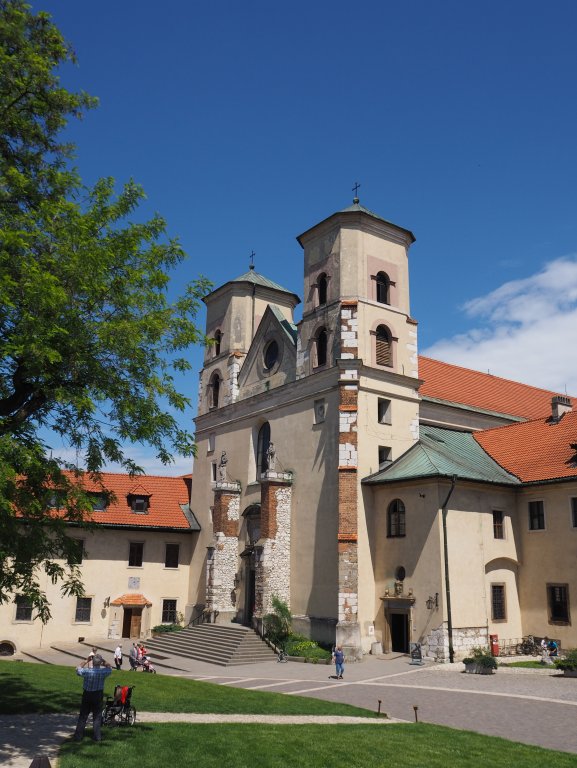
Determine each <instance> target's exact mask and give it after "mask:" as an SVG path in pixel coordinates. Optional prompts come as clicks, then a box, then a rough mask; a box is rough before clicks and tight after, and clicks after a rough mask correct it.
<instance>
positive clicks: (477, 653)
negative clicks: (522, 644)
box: [463, 646, 497, 669]
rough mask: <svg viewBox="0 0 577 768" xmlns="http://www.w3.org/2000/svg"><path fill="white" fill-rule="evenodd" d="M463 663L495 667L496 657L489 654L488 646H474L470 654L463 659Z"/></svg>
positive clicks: (487, 667)
mask: <svg viewBox="0 0 577 768" xmlns="http://www.w3.org/2000/svg"><path fill="white" fill-rule="evenodd" d="M463 664H477V665H478V666H479V667H485V668H486V669H497V659H496V658H495V657H494V656H492V655H491V651H490V650H489V649H488V648H481V647H480V646H476V647H475V648H473V649H472V651H471V655H470V656H468V657H467V658H466V659H463Z"/></svg>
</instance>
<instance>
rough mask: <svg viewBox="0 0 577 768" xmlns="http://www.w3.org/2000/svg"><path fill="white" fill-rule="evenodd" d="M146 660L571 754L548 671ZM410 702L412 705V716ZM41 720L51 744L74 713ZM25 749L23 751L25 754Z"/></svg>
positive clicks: (174, 670)
mask: <svg viewBox="0 0 577 768" xmlns="http://www.w3.org/2000/svg"><path fill="white" fill-rule="evenodd" d="M91 644H93V643H92V641H86V645H87V646H90V645H91ZM94 644H95V645H97V646H99V648H100V649H101V651H102V652H103V655H105V657H107V658H108V656H107V654H108V653H110V654H112V650H113V648H114V643H111V642H107V641H100V642H99V641H94ZM87 650H88V648H87V647H86V646H82V647H79V646H78V645H77V644H74V645H70V646H68V647H63V648H61V650H60V651H43V652H42V653H40V652H38V654H37V659H38V660H39V661H48V662H49V663H56V664H70V666H75V665H76V663H77V661H78V659H79V658H83V657H84V655H85V654H86V651H87ZM152 658H153V662H154V664H155V666H156V668H157V670H158V671H159V673H161V674H168V675H176V676H179V677H186V678H189V679H196V680H206V681H209V682H212V683H216V684H219V685H228V686H233V687H239V688H247V689H251V690H262V691H275V692H279V693H285V694H288V695H301V696H310V697H314V698H319V699H326V700H329V701H338V702H343V703H347V704H354V705H356V706H360V707H365V708H367V709H371V710H373V711H376V710H377V708H378V706H379V701H380V702H381V711H382V712H386V713H387V714H388V715H389V717H391V718H394V719H396V720H404V721H414V719H415V714H416V715H417V717H418V719H419V720H420V721H422V722H429V723H437V724H440V725H447V726H450V727H453V728H463V729H467V730H472V731H477V732H479V733H484V734H488V735H491V736H501V737H503V738H506V739H510V740H513V741H520V742H524V743H526V744H534V745H538V746H542V747H546V748H549V749H558V750H562V751H566V752H574V753H576V754H577V729H576V728H575V718H576V717H577V679H570V678H564V677H562V676H561V675H560V674H558V673H556V672H555V671H554V670H553V669H551V668H547V669H543V670H535V671H531V670H512V669H511V670H509V669H505V668H500V669H499V670H498V671H497V673H496V674H494V675H490V676H489V675H487V676H485V675H467V674H465V673H464V671H463V666H462V665H461V664H455V665H450V666H449V665H440V666H432V665H428V666H427V665H425V666H422V667H420V666H412V665H411V664H410V663H409V659H408V658H407V657H406V656H399V655H390V656H386V657H384V656H383V657H377V658H375V657H369V658H367V659H366V660H365V661H363V662H362V663H358V664H347V665H346V668H345V676H344V677H345V679H344V680H337V679H336V678H335V676H334V669H333V668H332V667H330V666H325V665H314V664H299V663H291V662H289V663H288V664H278V663H276V662H275V661H271V662H264V663H261V664H256V665H247V666H236V667H217V666H214V665H211V664H205V663H202V662H195V661H192V660H190V659H184V658H180V657H176V656H174V657H158V656H157V657H155V656H154V655H152ZM113 674H114V675H118V676H120V675H123V677H125V676H128V675H130V676H133V675H137V674H142V673H140V672H136V673H132V672H130V673H129V672H128V671H127V670H124V671H122V672H119V673H116V672H114V673H113ZM415 707H418V709H417V711H416V713H415V709H414V708H415ZM147 716H151V717H153V716H154V715H147ZM46 717H60V718H61V723H60V725H61V726H62V727H59V730H58V736H57V737H56V739H55V742H56V747H55V748H56V749H57V744H58V743H59V742H60V741H61V740H62V738H65V737H67V736H69V735H70V734H71V732H72V730H73V726H74V721H75V718H72V721H70V718H69V717H68V716H64V717H62V716H46ZM143 717H144V715H143ZM38 720H40V718H38ZM52 727H53V726H52ZM0 728H1V729H2V736H4V735H5V734H8V736H9V737H10V735H11V732H10V731H8V732H7V731H6V729H5V727H4V723H3V722H2V721H0ZM36 733H38V732H36ZM1 741H2V742H4V741H5V739H4V738H2V739H1ZM44 753H46V752H44ZM29 754H30V752H29V751H28V752H27V758H28V755H29ZM5 755H6V753H5V752H4V756H5ZM32 756H34V754H32ZM30 760H31V758H29V759H28V762H24V761H21V762H19V763H16V762H6V761H5V760H4V759H3V753H2V750H0V764H2V765H3V766H6V768H28V766H29V764H30Z"/></svg>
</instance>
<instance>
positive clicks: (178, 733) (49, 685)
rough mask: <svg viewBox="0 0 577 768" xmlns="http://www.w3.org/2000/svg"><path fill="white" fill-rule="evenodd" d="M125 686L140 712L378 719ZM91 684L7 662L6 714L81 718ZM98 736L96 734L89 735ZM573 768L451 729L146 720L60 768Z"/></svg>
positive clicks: (250, 695) (321, 705) (311, 702)
mask: <svg viewBox="0 0 577 768" xmlns="http://www.w3.org/2000/svg"><path fill="white" fill-rule="evenodd" d="M116 683H120V684H127V683H130V684H134V685H135V686H136V688H135V691H134V700H133V703H134V704H135V706H136V708H137V710H142V711H148V712H155V711H156V712H159V711H165V712H199V713H222V714H226V713H235V714H246V713H248V714H250V713H252V714H324V715H326V714H329V715H334V716H335V717H336V716H338V715H365V716H367V717H373V716H374V713H372V712H369V711H367V710H364V709H359V708H357V707H351V706H348V705H346V704H337V703H331V702H325V701H319V700H316V699H309V698H306V697H297V696H284V695H282V694H275V693H265V692H260V691H245V690H242V689H238V688H231V687H230V686H226V687H223V686H219V685H214V684H212V683H204V682H198V681H194V680H185V679H179V678H173V677H167V676H164V675H142V674H139V675H136V674H134V673H132V674H131V673H128V672H116V671H114V672H113V673H112V675H111V677H110V678H109V684H108V686H107V692H109V693H111V692H112V689H113V686H114V685H115V684H116ZM81 688H82V684H81V681H80V678H78V677H77V676H76V674H75V672H74V668H73V667H72V666H71V667H58V666H45V665H40V664H27V663H22V662H13V661H0V690H1V691H2V695H1V696H0V714H16V713H21V714H23V713H27V712H30V713H33V712H34V713H41V712H62V713H64V712H71V711H76V710H77V708H78V706H79V703H80V693H81ZM87 735H88V734H87ZM167 764H170V765H174V766H181V765H182V766H188V765H196V764H198V765H201V766H202V768H212V766H215V768H216V767H217V766H218V768H222V766H231V767H232V768H242V767H243V766H247V768H248V766H250V768H261V767H262V768H265V767H266V768H277V767H278V768H281V766H282V768H291V767H292V766H295V767H296V766H299V768H302V767H304V768H307V767H308V766H311V768H324V766H327V768H328V767H329V766H330V768H339V766H343V768H373V767H374V768H377V766H378V768H385V767H386V768H388V767H389V766H395V768H405V767H407V768H408V767H414V768H417V767H418V768H437V767H438V768H441V766H442V767H443V768H445V767H446V766H447V765H449V766H450V768H465V767H467V768H468V767H469V766H470V767H471V768H473V767H474V768H478V766H479V765H486V766H491V768H501V767H502V768H511V766H523V768H543V766H547V768H557V767H558V768H569V766H571V767H573V766H575V755H571V754H566V753H561V752H552V751H550V750H544V749H540V748H538V747H529V746H525V745H522V744H516V743H514V742H510V741H506V740H503V739H498V738H493V737H490V736H481V735H479V734H476V733H470V732H467V731H457V730H452V729H450V728H444V727H441V726H435V725H428V724H426V723H418V724H414V723H413V724H390V725H382V726H380V725H370V724H367V725H350V726H347V725H336V724H335V725H291V726H289V725H284V726H283V725H274V726H269V725H263V724H255V725H250V724H248V725H244V724H243V725H237V724H222V725H204V724H203V725H194V724H180V723H162V724H160V723H139V722H138V719H137V722H136V725H134V726H133V727H129V726H126V727H121V728H105V729H104V741H103V742H102V743H101V744H94V743H93V742H92V741H91V740H90V739H89V738H86V739H84V741H82V742H81V743H79V744H77V743H75V742H73V741H67V742H66V743H65V744H64V745H63V747H62V753H61V760H60V762H59V768H100V766H110V765H115V766H121V767H122V768H158V766H164V765H167Z"/></svg>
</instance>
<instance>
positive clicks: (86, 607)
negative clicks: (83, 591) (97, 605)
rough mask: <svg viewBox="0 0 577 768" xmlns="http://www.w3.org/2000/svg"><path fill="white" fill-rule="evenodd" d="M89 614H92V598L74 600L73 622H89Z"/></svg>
mask: <svg viewBox="0 0 577 768" xmlns="http://www.w3.org/2000/svg"><path fill="white" fill-rule="evenodd" d="M91 612H92V598H91V597H77V598H76V615H75V619H74V620H75V621H90V614H91Z"/></svg>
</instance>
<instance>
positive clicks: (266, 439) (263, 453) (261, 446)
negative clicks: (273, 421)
mask: <svg viewBox="0 0 577 768" xmlns="http://www.w3.org/2000/svg"><path fill="white" fill-rule="evenodd" d="M269 445H270V424H269V423H268V421H265V423H264V424H263V425H262V427H261V428H260V429H259V431H258V439H257V441H256V477H257V480H260V476H261V475H262V473H263V472H266V471H267V469H268V459H267V451H268V447H269Z"/></svg>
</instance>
